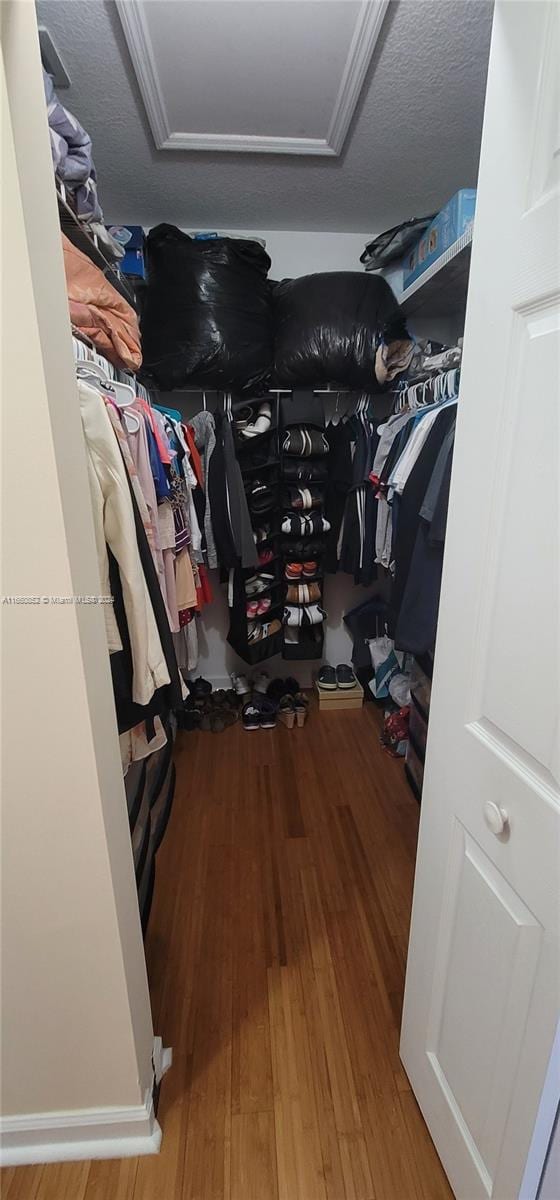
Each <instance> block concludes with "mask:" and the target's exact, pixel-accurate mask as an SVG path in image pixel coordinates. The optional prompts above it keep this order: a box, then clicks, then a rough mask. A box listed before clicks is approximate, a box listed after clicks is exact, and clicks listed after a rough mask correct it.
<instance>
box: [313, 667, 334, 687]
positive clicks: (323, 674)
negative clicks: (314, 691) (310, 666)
mask: <svg viewBox="0 0 560 1200" xmlns="http://www.w3.org/2000/svg"><path fill="white" fill-rule="evenodd" d="M317 687H320V688H321V689H322V691H324V692H336V688H337V683H336V671H335V669H334V667H329V666H327V667H321V670H320V671H319V674H318V676H317Z"/></svg>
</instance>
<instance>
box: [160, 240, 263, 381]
mask: <svg viewBox="0 0 560 1200" xmlns="http://www.w3.org/2000/svg"><path fill="white" fill-rule="evenodd" d="M147 246H148V287H147V291H146V299H145V304H144V308H143V313H142V353H143V359H144V369H145V371H146V372H147V373H149V375H150V376H151V378H152V379H153V380H154V382H155V383H156V384H157V385H158V386H159V387H160V388H162V389H164V390H170V389H172V388H180V387H184V386H185V385H186V384H196V385H198V384H200V385H201V386H206V387H208V388H220V389H222V390H224V391H235V392H243V391H247V390H253V391H256V390H258V389H259V387H260V386H261V385H262V384H264V383H265V382H266V380H267V379H268V377H269V375H270V371H271V367H272V354H273V342H272V323H271V300H270V284H269V282H268V279H267V274H268V270H269V267H270V259H269V257H268V254H267V253H266V251H265V250H263V248H262V246H260V245H259V244H258V242H253V241H249V240H248V239H245V238H228V237H219V238H209V239H207V240H200V241H198V240H195V239H194V238H191V237H189V236H188V234H186V233H182V232H181V230H180V229H177V228H176V227H175V226H174V225H156V227H155V228H154V229H152V230H150V233H149V234H148V239H147Z"/></svg>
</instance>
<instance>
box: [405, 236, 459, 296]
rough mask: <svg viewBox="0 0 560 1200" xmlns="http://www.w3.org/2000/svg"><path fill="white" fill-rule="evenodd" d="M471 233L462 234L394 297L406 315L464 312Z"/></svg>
mask: <svg viewBox="0 0 560 1200" xmlns="http://www.w3.org/2000/svg"><path fill="white" fill-rule="evenodd" d="M471 243H472V230H469V231H468V232H467V233H464V234H463V235H462V237H460V238H458V239H457V241H456V242H453V245H452V246H450V247H449V249H448V250H445V251H444V253H443V254H442V255H441V258H438V259H437V261H436V262H435V263H432V265H431V266H430V267H428V268H427V270H426V271H424V273H423V275H420V278H419V279H415V280H414V282H413V283H411V284H410V285H409V286H408V287H407V288H404V291H402V292H401V293H400V295H399V296H397V299H398V302H399V304H400V306H401V308H402V309H403V312H404V313H406V315H407V316H412V315H413V314H416V313H418V314H419V315H420V314H421V315H422V316H431V315H433V316H446V315H447V314H448V313H451V312H456V311H457V310H460V309H464V307H465V304H466V299H467V288H468V284H469V270H470V264H471Z"/></svg>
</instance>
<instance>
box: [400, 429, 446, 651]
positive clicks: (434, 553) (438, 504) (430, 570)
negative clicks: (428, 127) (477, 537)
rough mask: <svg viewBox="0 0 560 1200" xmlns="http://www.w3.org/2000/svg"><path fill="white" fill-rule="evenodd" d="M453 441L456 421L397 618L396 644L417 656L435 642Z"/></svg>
mask: <svg viewBox="0 0 560 1200" xmlns="http://www.w3.org/2000/svg"><path fill="white" fill-rule="evenodd" d="M454 439H455V421H453V422H452V424H450V426H449V429H448V430H447V432H446V434H445V436H444V438H443V441H442V443H441V446H440V449H439V453H438V456H437V458H436V461H435V465H434V468H433V470H432V473H431V476H430V481H429V483H428V486H427V488H426V492H425V495H424V500H423V503H422V507H421V508H420V514H419V517H420V519H419V521H418V532H417V534H416V541H415V543H414V550H413V553H412V558H411V561H410V569H409V571H408V575H407V578H406V584H405V587H404V591H403V596H402V602H401V606H400V610H399V612H398V615H397V617H396V627H395V645H396V646H397V647H398V648H399V649H400V650H408V651H410V652H411V653H412V654H414V655H415V656H417V657H418V656H419V655H422V654H425V653H430V652H432V651H433V648H434V645H435V640H436V630H437V618H438V611H439V596H440V590H441V574H442V567H443V548H444V542H445V527H446V523H447V507H448V503H449V486H450V482H451V465H452V460H453V445H454Z"/></svg>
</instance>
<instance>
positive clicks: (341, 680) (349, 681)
mask: <svg viewBox="0 0 560 1200" xmlns="http://www.w3.org/2000/svg"><path fill="white" fill-rule="evenodd" d="M357 682H358V680H357V679H356V676H355V675H354V672H353V670H352V667H349V666H348V664H347V663H341V664H340V666H338V667H337V668H336V686H337V687H339V688H353V687H356V685H357Z"/></svg>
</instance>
